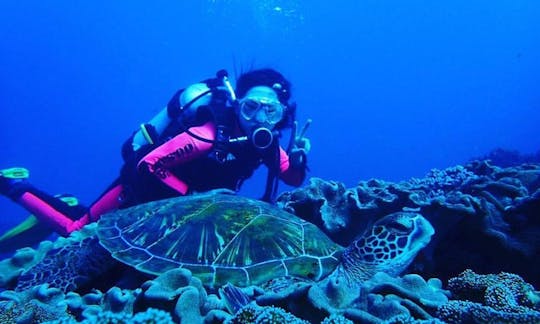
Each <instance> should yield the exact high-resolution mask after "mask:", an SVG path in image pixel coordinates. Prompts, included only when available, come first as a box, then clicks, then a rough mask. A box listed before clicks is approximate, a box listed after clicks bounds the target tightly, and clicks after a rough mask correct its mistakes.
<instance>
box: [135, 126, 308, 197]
mask: <svg viewBox="0 0 540 324" xmlns="http://www.w3.org/2000/svg"><path fill="white" fill-rule="evenodd" d="M189 130H190V132H191V133H193V134H195V135H197V136H199V137H201V138H204V139H208V140H210V141H213V140H214V139H215V138H216V130H215V126H214V123H213V122H208V123H206V124H204V125H202V126H198V127H192V128H190V129H189ZM212 146H213V145H212V143H208V142H204V141H201V140H198V139H196V138H194V137H192V136H191V135H189V134H187V133H181V134H179V135H177V136H176V137H174V138H172V139H171V140H169V141H167V142H166V143H164V144H163V145H161V146H159V147H158V148H156V149H155V150H153V151H152V152H150V153H149V154H148V155H146V156H145V157H144V158H143V159H142V160H141V161H140V162H139V166H140V167H141V166H146V167H147V168H148V171H150V173H152V174H154V175H155V176H156V177H157V178H158V179H159V180H161V181H162V182H163V183H165V184H166V185H167V186H169V187H170V188H172V189H174V190H176V191H177V192H178V193H180V194H182V195H185V194H186V193H187V192H188V190H189V187H188V185H187V184H186V183H185V182H184V181H182V180H181V179H179V178H178V177H176V176H175V175H173V174H172V173H171V172H170V171H169V169H170V168H172V167H175V166H179V165H181V164H183V163H186V162H188V161H192V160H194V159H196V158H198V157H201V156H205V155H207V154H209V153H210V152H211V150H212ZM279 166H280V172H281V178H282V179H283V180H284V181H285V182H286V183H288V184H291V185H299V184H300V183H301V182H302V180H303V174H302V172H290V170H289V157H288V156H287V153H286V152H285V150H283V149H282V148H281V147H280V164H279ZM299 182H300V183H299Z"/></svg>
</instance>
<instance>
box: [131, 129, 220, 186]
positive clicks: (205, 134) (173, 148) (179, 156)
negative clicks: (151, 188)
mask: <svg viewBox="0 0 540 324" xmlns="http://www.w3.org/2000/svg"><path fill="white" fill-rule="evenodd" d="M189 131H190V133H192V134H194V135H196V136H198V137H201V138H204V139H208V140H209V141H213V140H214V139H215V137H216V131H215V126H214V123H212V122H208V123H206V124H204V125H202V126H198V127H192V128H190V129H189ZM212 147H213V144H212V143H209V142H206V141H201V140H198V139H196V138H195V137H193V136H191V135H189V134H187V133H181V134H179V135H177V136H175V137H173V138H172V139H170V140H169V141H167V142H165V143H164V144H162V145H160V146H159V147H157V148H156V149H154V150H153V151H151V152H150V153H148V154H147V155H146V156H145V157H143V158H142V160H141V161H140V162H139V165H138V167H139V169H142V170H147V171H148V172H149V173H151V174H153V175H154V176H156V177H157V178H158V179H159V180H160V181H162V182H163V183H164V184H166V185H167V186H169V187H171V188H172V189H174V190H175V191H177V192H178V193H180V194H182V195H185V194H186V193H187V192H188V190H189V187H188V185H187V184H186V183H185V182H183V181H182V180H181V179H179V178H178V177H176V176H175V175H173V174H172V173H171V172H170V169H171V168H172V167H175V166H178V165H180V164H182V163H185V162H188V161H192V160H194V159H196V158H198V157H201V156H204V155H206V154H208V153H209V152H210V151H211V150H212Z"/></svg>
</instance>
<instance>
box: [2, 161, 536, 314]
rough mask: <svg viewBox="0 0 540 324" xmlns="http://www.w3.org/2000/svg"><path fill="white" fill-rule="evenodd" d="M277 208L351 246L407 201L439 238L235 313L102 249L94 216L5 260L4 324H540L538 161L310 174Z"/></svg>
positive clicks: (176, 273) (262, 297) (214, 294)
mask: <svg viewBox="0 0 540 324" xmlns="http://www.w3.org/2000/svg"><path fill="white" fill-rule="evenodd" d="M278 206H279V207H280V208H283V209H285V210H287V211H289V212H292V213H294V214H296V215H298V216H300V217H302V218H303V219H306V220H308V221H310V222H312V223H314V224H316V225H317V226H319V228H321V229H322V230H323V231H324V232H325V233H326V234H327V235H328V236H329V237H330V238H332V239H333V240H334V241H335V242H337V243H339V244H340V245H343V246H346V245H348V244H349V243H351V242H352V241H353V239H354V238H355V237H356V236H357V234H358V233H361V232H362V231H363V230H364V229H365V228H366V227H367V226H369V224H371V223H373V222H374V221H375V220H377V219H380V218H382V217H383V216H385V215H388V214H390V213H394V212H398V211H402V210H410V211H416V212H419V213H420V214H422V215H423V216H424V217H425V218H427V219H428V220H429V221H430V222H431V224H432V225H433V227H434V228H435V235H434V236H433V237H432V240H431V242H430V243H429V245H428V246H427V247H426V248H424V249H423V250H422V251H421V252H420V253H419V254H418V255H417V256H416V258H415V259H414V261H413V262H412V263H411V264H410V266H409V267H408V268H407V270H406V271H405V272H404V273H403V274H402V275H401V276H399V277H391V276H389V275H387V274H386V273H384V272H379V273H377V274H376V275H374V276H373V277H372V278H371V279H370V280H367V281H366V282H364V283H363V284H362V286H361V287H359V288H354V289H353V288H351V289H347V287H339V285H340V283H339V282H332V281H329V282H326V284H324V285H323V284H321V283H316V282H290V283H289V284H287V285H286V286H284V287H282V289H279V290H265V289H264V288H263V287H255V286H252V287H248V288H243V289H242V290H243V292H244V293H245V294H246V296H247V297H248V300H247V302H249V303H248V304H247V305H246V306H244V307H242V308H241V309H240V310H238V311H235V310H234V308H232V307H231V305H228V304H227V303H226V302H225V299H224V298H223V297H222V295H220V294H219V291H218V290H207V289H205V288H204V287H203V285H202V284H201V282H200V280H198V279H197V278H196V277H192V276H191V273H190V272H189V271H187V270H185V269H176V270H171V271H168V272H166V273H165V274H163V275H161V276H159V277H148V276H147V275H142V274H140V273H138V272H136V271H133V269H130V268H129V267H127V266H124V265H120V264H118V263H117V262H111V259H110V258H109V256H107V255H106V253H102V255H101V256H97V257H96V254H99V253H96V250H97V249H101V247H100V246H99V245H98V244H97V243H96V241H97V240H96V239H95V238H94V237H93V236H92V235H91V234H92V233H93V232H92V231H94V230H95V224H94V225H91V226H90V227H89V228H88V229H87V228H85V229H83V231H82V232H81V233H75V234H74V235H73V236H72V237H70V238H68V239H60V240H58V241H56V242H43V243H42V244H41V245H40V246H39V247H38V248H37V249H30V248H25V249H22V250H19V251H18V252H17V253H16V254H15V255H14V256H13V257H12V258H9V259H6V260H4V261H2V262H0V285H1V286H2V287H3V288H4V291H2V292H1V293H0V323H41V322H47V321H49V322H54V323H75V322H84V323H170V322H182V323H222V322H228V323H255V322H258V323H284V322H289V323H292V322H299V323H302V322H306V321H307V322H312V323H320V322H323V323H351V322H356V323H417V322H418V323H440V322H448V323H540V294H539V293H538V292H537V291H536V290H535V288H534V287H540V261H538V260H539V256H540V253H539V252H540V244H539V243H540V164H538V163H523V164H519V165H513V166H505V167H502V166H496V165H495V164H494V163H490V162H489V161H487V160H476V161H472V162H470V163H468V164H466V165H464V166H456V167H451V168H447V169H445V170H432V171H431V172H429V173H428V174H427V175H426V176H425V177H424V178H420V179H416V178H413V179H410V180H408V181H403V182H399V183H394V182H386V181H383V180H379V179H372V180H369V181H361V182H359V183H358V185H357V186H356V187H353V188H346V187H345V186H344V185H343V184H342V183H340V182H337V181H329V180H324V179H318V178H311V179H310V181H309V184H308V185H307V186H305V187H303V188H299V189H296V190H294V191H291V192H287V193H284V194H283V195H281V196H280V197H279V200H278ZM89 233H90V234H89ZM32 267H34V268H33V269H32ZM96 269H99V270H96Z"/></svg>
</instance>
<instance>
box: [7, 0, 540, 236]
mask: <svg viewBox="0 0 540 324" xmlns="http://www.w3.org/2000/svg"><path fill="white" fill-rule="evenodd" d="M405 3H406V4H405ZM538 17H540V2H538V1H536V0H531V1H519V0H508V1H493V0H491V1H487V0H478V1H465V0H453V1H407V2H403V1H380V0H377V1H375V0H370V1H363V0H362V1H359V0H343V1H335V2H326V1H295V0H288V1H277V0H276V1H273V0H266V1H254V0H215V1H208V0H205V1H203V0H199V1H156V2H149V1H129V2H121V1H79V0H70V1H67V0H64V1H35V0H29V1H2V2H0V107H1V113H2V115H1V118H0V135H1V136H0V139H1V140H0V168H4V167H9V166H25V167H27V168H29V169H30V171H31V179H32V182H33V183H34V184H35V185H36V186H38V187H40V188H42V189H44V190H46V191H48V192H51V193H63V192H69V193H72V194H75V195H76V196H77V197H79V198H80V199H81V200H82V201H83V202H86V203H89V202H91V201H93V200H94V199H95V198H96V197H97V196H98V195H99V194H100V193H101V192H102V190H103V189H104V188H105V187H106V186H107V185H108V184H109V183H110V182H111V181H112V180H113V179H114V178H115V177H116V176H117V173H118V170H119V168H120V165H121V158H120V146H121V144H122V143H123V141H124V140H125V139H126V138H127V137H128V136H129V135H130V134H131V132H132V131H133V130H134V129H136V128H137V127H138V125H139V124H140V123H141V122H143V121H146V120H147V119H149V118H150V117H152V116H153V114H154V113H156V112H157V111H159V110H160V109H161V108H162V107H163V106H164V105H165V104H166V103H167V101H168V99H169V98H170V96H171V95H172V94H173V93H174V92H175V91H176V90H177V89H179V88H181V87H184V86H186V85H188V84H190V83H192V82H196V81H198V80H201V79H204V78H208V77H211V76H212V75H213V74H214V73H215V71H217V70H218V69H221V68H226V69H228V70H229V71H230V72H231V73H232V74H234V72H235V70H236V71H237V72H239V71H241V70H242V69H243V70H246V69H248V68H249V67H251V66H253V67H274V68H277V69H278V70H280V71H282V72H283V73H284V74H285V75H286V76H288V77H289V78H290V79H291V81H292V82H293V83H294V90H293V91H294V99H295V100H296V101H297V103H298V107H299V114H298V117H299V120H300V121H301V122H303V121H305V120H306V119H307V118H312V119H313V124H312V127H311V128H310V129H309V131H308V133H307V135H308V136H309V137H310V138H311V140H312V144H313V150H312V152H311V154H310V157H309V158H310V160H309V162H310V163H309V165H310V169H311V172H310V176H317V177H322V178H325V179H332V180H338V181H342V182H344V183H345V184H346V185H347V186H354V185H355V184H356V183H357V182H358V181H359V180H367V179H370V178H381V179H384V180H389V181H399V180H405V179H408V178H410V177H421V176H423V175H424V174H425V173H426V172H428V171H429V170H430V169H431V168H445V167H447V166H452V165H455V164H459V163H463V162H465V161H467V160H468V159H469V158H471V157H473V156H478V155H482V154H486V153H487V152H489V151H490V150H491V149H493V148H496V147H504V148H508V149H515V150H519V151H521V152H523V153H532V152H536V151H538V150H539V149H540V136H538V135H539V132H538V125H539V124H540V89H539V88H540V86H539V85H540V59H539V58H540V19H539V18H538ZM262 178H263V175H258V176H256V177H255V179H254V180H253V181H251V182H249V183H247V184H246V187H245V188H244V190H243V192H244V194H246V195H249V196H258V195H259V194H260V193H261V192H262V183H263V181H262ZM281 188H282V189H283V190H285V189H287V188H286V187H284V186H283V187H281ZM26 215H27V212H25V211H24V210H23V209H22V208H20V207H18V206H16V205H15V204H13V203H12V202H10V201H9V200H7V199H5V198H0V228H1V229H5V228H6V227H7V226H12V225H13V224H15V223H17V222H19V221H20V220H22V219H23V218H24V217H26Z"/></svg>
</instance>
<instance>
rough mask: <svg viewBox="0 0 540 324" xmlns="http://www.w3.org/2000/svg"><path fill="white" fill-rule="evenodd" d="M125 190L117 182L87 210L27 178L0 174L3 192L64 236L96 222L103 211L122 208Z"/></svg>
mask: <svg viewBox="0 0 540 324" xmlns="http://www.w3.org/2000/svg"><path fill="white" fill-rule="evenodd" d="M6 179H8V180H9V181H8V180H6ZM122 192H123V187H122V185H121V184H120V183H119V181H115V183H113V185H111V186H110V187H109V189H108V190H107V191H106V192H105V193H104V194H103V195H102V196H101V197H100V198H99V199H98V200H97V201H96V202H95V203H94V204H92V206H90V208H88V209H86V208H83V207H81V206H69V205H68V204H67V203H66V202H64V201H62V200H61V199H59V198H56V197H53V196H51V195H49V194H47V193H45V192H43V191H41V190H38V189H36V188H35V187H33V186H32V185H31V184H30V183H29V182H28V179H27V177H20V178H17V179H12V178H2V177H0V193H2V194H4V195H5V196H7V197H9V198H10V199H12V200H13V201H15V202H16V203H18V204H19V205H21V206H22V207H24V208H25V209H26V210H28V211H29V212H31V213H32V214H34V215H35V216H36V217H37V218H38V219H39V220H40V221H43V222H45V223H46V224H49V225H50V226H51V227H52V228H53V229H54V230H55V231H56V232H58V233H59V234H61V235H69V234H70V233H71V232H73V231H76V230H78V229H80V228H82V227H83V226H84V225H86V224H89V223H90V222H94V221H96V220H97V219H99V217H100V216H101V215H102V214H103V213H105V212H108V211H111V210H114V209H117V208H119V207H120V206H121V202H122V201H121V197H122Z"/></svg>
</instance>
